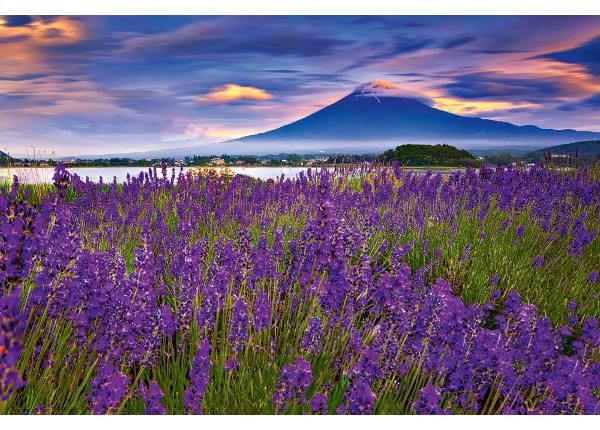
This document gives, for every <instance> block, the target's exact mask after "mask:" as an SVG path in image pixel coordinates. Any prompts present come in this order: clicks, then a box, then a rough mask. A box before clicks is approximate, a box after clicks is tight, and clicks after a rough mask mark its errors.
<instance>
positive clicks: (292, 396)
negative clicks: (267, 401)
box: [273, 357, 312, 412]
mask: <svg viewBox="0 0 600 430" xmlns="http://www.w3.org/2000/svg"><path fill="white" fill-rule="evenodd" d="M311 382H312V369H311V365H310V363H309V362H308V361H306V360H304V359H303V358H300V357H296V358H295V359H294V363H292V364H288V365H285V366H283V368H282V369H281V377H280V378H279V381H278V382H277V389H276V390H275V394H273V405H274V406H275V411H276V412H283V411H285V409H286V408H287V406H288V404H289V403H290V402H295V401H299V402H300V403H301V404H304V403H306V397H305V392H306V390H307V389H308V387H310V384H311Z"/></svg>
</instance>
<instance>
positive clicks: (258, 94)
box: [196, 84, 273, 103]
mask: <svg viewBox="0 0 600 430" xmlns="http://www.w3.org/2000/svg"><path fill="white" fill-rule="evenodd" d="M272 98H273V96H272V95H271V94H269V93H268V92H266V91H265V90H261V89H260V88H254V87H244V86H241V85H236V84H226V85H221V86H219V87H216V88H213V89H212V91H211V92H210V93H207V94H204V95H202V96H200V97H198V98H196V101H197V102H199V103H230V102H233V101H236V100H260V101H264V100H271V99H272Z"/></svg>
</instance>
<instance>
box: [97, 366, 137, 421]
mask: <svg viewBox="0 0 600 430" xmlns="http://www.w3.org/2000/svg"><path fill="white" fill-rule="evenodd" d="M91 385H92V391H91V392H90V394H89V395H88V399H89V402H90V410H91V412H92V413H93V414H94V415H101V414H111V413H115V412H117V410H118V409H119V406H120V405H121V401H122V400H123V397H125V394H127V389H128V387H129V378H128V377H127V376H125V375H124V374H123V373H122V372H121V371H120V370H119V368H118V367H117V366H115V365H113V364H107V363H104V364H100V365H98V370H97V371H96V377H95V378H94V379H93V380H92V382H91Z"/></svg>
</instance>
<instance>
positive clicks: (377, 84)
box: [352, 79, 431, 105]
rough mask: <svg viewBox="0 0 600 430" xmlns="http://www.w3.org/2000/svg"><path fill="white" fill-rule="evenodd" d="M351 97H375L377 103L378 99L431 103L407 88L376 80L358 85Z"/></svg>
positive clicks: (426, 98)
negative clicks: (387, 98)
mask: <svg viewBox="0 0 600 430" xmlns="http://www.w3.org/2000/svg"><path fill="white" fill-rule="evenodd" d="M352 95H354V96H359V97H375V98H376V99H377V101H379V97H399V98H405V99H415V100H418V101H420V102H421V103H424V104H427V105H431V101H430V100H429V99H428V97H425V96H423V94H421V93H418V92H416V91H414V90H410V89H407V88H401V87H399V86H397V85H396V84H394V83H393V82H390V81H386V80H383V79H377V80H374V81H371V82H367V83H366V84H362V85H359V86H358V87H356V89H355V90H354V92H353V93H352Z"/></svg>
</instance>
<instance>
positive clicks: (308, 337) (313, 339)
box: [302, 317, 325, 353]
mask: <svg viewBox="0 0 600 430" xmlns="http://www.w3.org/2000/svg"><path fill="white" fill-rule="evenodd" d="M324 335H325V333H324V332H323V327H322V326H321V320H320V319H319V318H317V317H312V318H311V319H310V320H309V322H308V327H306V331H305V332H304V337H303V338H302V349H304V350H305V351H307V352H309V353H313V352H316V351H319V350H320V349H321V338H322V337H324Z"/></svg>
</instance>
